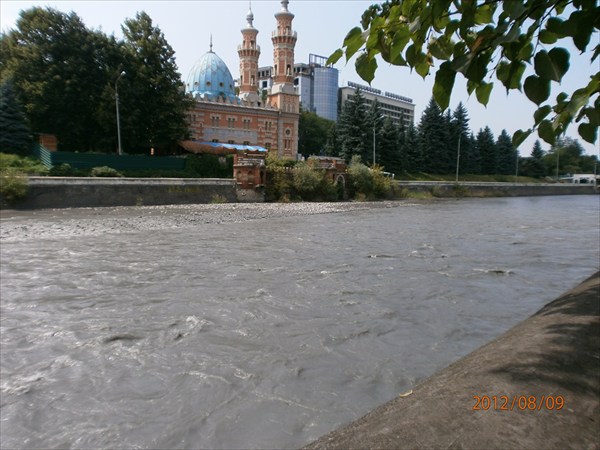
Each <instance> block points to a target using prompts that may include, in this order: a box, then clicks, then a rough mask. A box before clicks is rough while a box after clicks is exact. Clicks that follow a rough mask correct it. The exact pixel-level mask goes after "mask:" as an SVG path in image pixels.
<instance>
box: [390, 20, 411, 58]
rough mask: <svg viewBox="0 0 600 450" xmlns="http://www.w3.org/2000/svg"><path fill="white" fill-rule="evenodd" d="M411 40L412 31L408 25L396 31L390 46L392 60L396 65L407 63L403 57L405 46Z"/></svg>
mask: <svg viewBox="0 0 600 450" xmlns="http://www.w3.org/2000/svg"><path fill="white" fill-rule="evenodd" d="M409 41H410V32H409V31H408V27H407V26H406V25H402V26H401V27H400V28H399V29H398V30H397V31H396V32H395V33H394V39H393V40H392V45H391V48H390V61H391V63H392V64H394V65H400V66H403V65H406V60H405V59H404V58H403V57H402V52H403V51H404V47H406V44H408V42H409Z"/></svg>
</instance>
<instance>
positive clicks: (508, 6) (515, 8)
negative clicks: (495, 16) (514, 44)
mask: <svg viewBox="0 0 600 450" xmlns="http://www.w3.org/2000/svg"><path fill="white" fill-rule="evenodd" d="M502 9H503V11H504V12H505V13H506V14H507V15H508V17H510V18H511V19H517V18H518V17H521V15H522V14H523V13H524V12H525V5H524V4H523V2H521V1H512V0H508V1H505V2H502Z"/></svg>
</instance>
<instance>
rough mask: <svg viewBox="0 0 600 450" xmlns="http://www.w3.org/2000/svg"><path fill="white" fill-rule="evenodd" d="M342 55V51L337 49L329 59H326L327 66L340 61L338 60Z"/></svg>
mask: <svg viewBox="0 0 600 450" xmlns="http://www.w3.org/2000/svg"><path fill="white" fill-rule="evenodd" d="M343 55H344V50H342V49H341V48H338V49H337V50H336V51H335V52H333V53H332V54H331V55H330V56H329V58H327V65H330V64H335V63H336V62H338V61H339V60H340V58H341V57H342V56H343Z"/></svg>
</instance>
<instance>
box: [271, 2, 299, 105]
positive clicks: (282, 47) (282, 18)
mask: <svg viewBox="0 0 600 450" xmlns="http://www.w3.org/2000/svg"><path fill="white" fill-rule="evenodd" d="M288 4H289V1H288V0H281V11H279V12H278V13H277V14H275V19H276V20H277V30H276V31H274V32H273V33H272V36H271V40H272V41H273V86H272V88H271V95H270V96H269V102H270V103H271V106H273V107H275V108H277V109H279V110H280V111H282V112H292V113H298V112H299V103H300V102H299V97H298V95H297V94H296V92H295V90H294V47H295V46H296V39H297V36H296V32H295V31H294V30H292V21H293V20H294V15H293V14H292V13H291V12H289V11H288Z"/></svg>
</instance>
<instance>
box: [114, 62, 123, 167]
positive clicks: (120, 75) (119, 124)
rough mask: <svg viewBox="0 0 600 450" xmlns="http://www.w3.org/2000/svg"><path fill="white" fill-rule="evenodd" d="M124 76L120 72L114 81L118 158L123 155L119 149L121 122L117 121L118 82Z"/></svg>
mask: <svg viewBox="0 0 600 450" xmlns="http://www.w3.org/2000/svg"><path fill="white" fill-rule="evenodd" d="M123 75H125V71H123V72H121V73H120V74H119V76H118V77H117V79H116V80H115V106H116V108H117V144H118V147H117V153H118V154H119V156H121V155H122V154H123V149H122V148H121V122H120V120H119V80H120V79H121V77H122V76H123Z"/></svg>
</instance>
